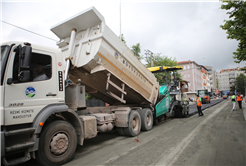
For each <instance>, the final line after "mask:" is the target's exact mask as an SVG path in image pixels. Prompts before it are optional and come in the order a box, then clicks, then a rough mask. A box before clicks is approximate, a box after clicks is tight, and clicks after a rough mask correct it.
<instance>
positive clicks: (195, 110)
mask: <svg viewBox="0 0 246 166" xmlns="http://www.w3.org/2000/svg"><path fill="white" fill-rule="evenodd" d="M225 100H226V99H212V100H210V103H208V104H202V111H203V110H205V109H207V108H210V107H212V106H214V105H216V104H218V103H220V102H222V101H225ZM195 113H197V108H196V103H194V104H193V105H190V111H189V114H191V115H192V114H195Z"/></svg>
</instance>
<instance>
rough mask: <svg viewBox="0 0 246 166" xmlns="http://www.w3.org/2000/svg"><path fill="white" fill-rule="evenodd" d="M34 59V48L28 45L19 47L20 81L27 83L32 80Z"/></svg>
mask: <svg viewBox="0 0 246 166" xmlns="http://www.w3.org/2000/svg"><path fill="white" fill-rule="evenodd" d="M31 58H32V47H31V46H29V45H27V46H24V47H21V46H20V47H19V67H20V68H19V74H18V80H19V81H20V82H25V81H29V80H30V64H31Z"/></svg>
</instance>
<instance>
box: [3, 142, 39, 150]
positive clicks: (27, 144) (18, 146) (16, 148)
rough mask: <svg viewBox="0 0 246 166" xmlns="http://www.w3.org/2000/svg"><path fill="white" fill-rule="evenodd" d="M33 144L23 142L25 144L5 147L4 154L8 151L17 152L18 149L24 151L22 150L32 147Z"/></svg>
mask: <svg viewBox="0 0 246 166" xmlns="http://www.w3.org/2000/svg"><path fill="white" fill-rule="evenodd" d="M34 144H35V142H25V143H21V144H16V145H13V146H9V147H6V148H5V150H6V152H10V151H14V150H18V149H24V148H28V147H32V146H34Z"/></svg>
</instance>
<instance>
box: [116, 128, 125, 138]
mask: <svg viewBox="0 0 246 166" xmlns="http://www.w3.org/2000/svg"><path fill="white" fill-rule="evenodd" d="M123 129H124V128H122V127H116V131H117V132H118V134H119V135H121V136H125V133H124V130H123Z"/></svg>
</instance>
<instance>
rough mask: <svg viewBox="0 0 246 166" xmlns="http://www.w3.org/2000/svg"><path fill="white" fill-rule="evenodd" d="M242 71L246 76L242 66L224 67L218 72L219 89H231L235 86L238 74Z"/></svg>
mask: <svg viewBox="0 0 246 166" xmlns="http://www.w3.org/2000/svg"><path fill="white" fill-rule="evenodd" d="M241 73H243V74H244V75H245V76H246V73H244V71H241V68H234V69H224V70H221V71H220V72H219V73H217V78H218V85H219V91H230V88H231V87H232V86H235V80H236V78H237V76H239V75H240V74H241Z"/></svg>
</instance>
